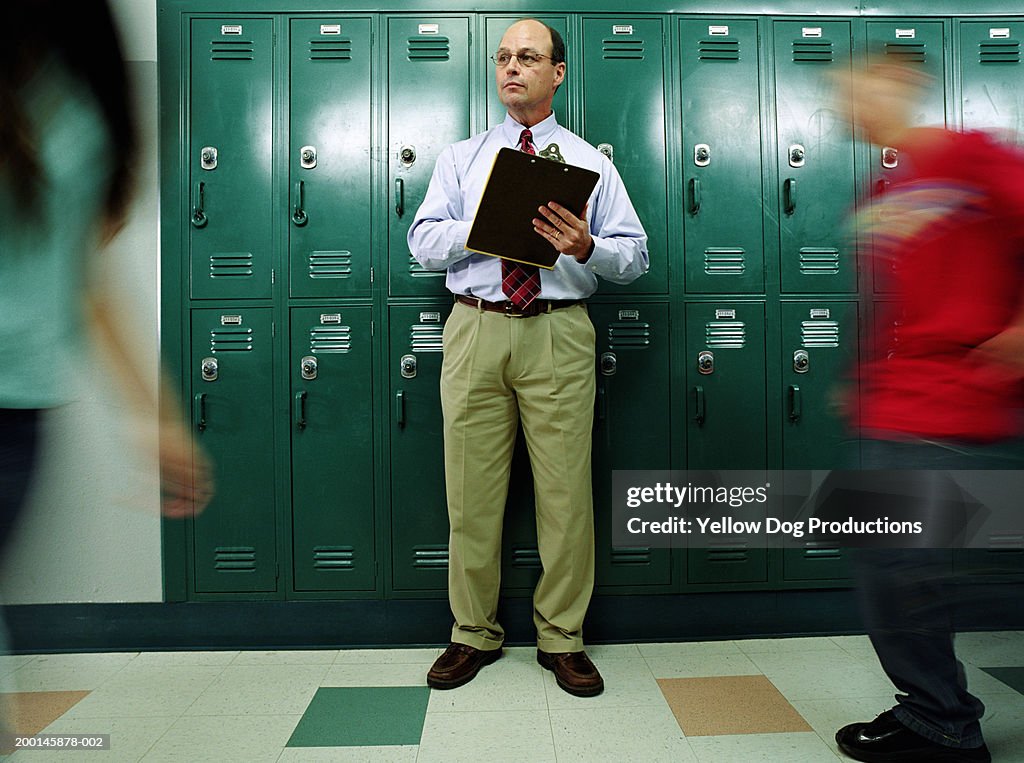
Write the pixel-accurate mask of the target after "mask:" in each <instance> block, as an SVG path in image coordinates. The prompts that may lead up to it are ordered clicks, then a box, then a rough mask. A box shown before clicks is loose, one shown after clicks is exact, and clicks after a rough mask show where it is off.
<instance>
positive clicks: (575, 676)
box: [537, 649, 604, 697]
mask: <svg viewBox="0 0 1024 763" xmlns="http://www.w3.org/2000/svg"><path fill="white" fill-rule="evenodd" d="M537 662H538V663H540V666H541V667H542V668H546V669H547V670H550V671H551V672H552V673H554V674H555V683H557V684H558V685H559V686H560V687H561V688H562V689H563V690H565V691H567V692H569V693H570V694H573V695H575V696H577V697H596V696H597V695H598V694H600V693H601V692H603V691H604V679H603V678H601V674H600V673H599V672H598V671H597V667H596V666H595V665H594V663H592V662H591V661H590V658H589V657H587V653H586V652H542V651H541V650H540V649H538V650H537Z"/></svg>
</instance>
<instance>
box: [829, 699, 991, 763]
mask: <svg viewBox="0 0 1024 763" xmlns="http://www.w3.org/2000/svg"><path fill="white" fill-rule="evenodd" d="M836 744H838V745H839V749H840V750H842V751H843V752H845V753H846V754H847V755H849V756H850V757H851V758H853V759H854V760H863V761H866V763H939V762H940V761H941V762H942V763H990V761H991V760H992V756H991V755H990V754H989V751H988V748H987V747H986V746H985V745H984V744H982V745H981V747H947V746H946V745H943V744H938V743H937V742H933V741H931V740H930V739H925V738H924V737H923V736H921V735H920V734H915V733H914V732H913V731H911V730H910V729H908V728H907V727H906V726H904V725H903V724H902V723H900V722H899V721H898V720H896V716H895V715H893V712H892V710H886V711H885V712H884V713H882V714H881V715H880V716H878V717H877V718H875V720H873V721H871V723H851V724H850V725H849V726H843V728H841V729H839V731H837V732H836Z"/></svg>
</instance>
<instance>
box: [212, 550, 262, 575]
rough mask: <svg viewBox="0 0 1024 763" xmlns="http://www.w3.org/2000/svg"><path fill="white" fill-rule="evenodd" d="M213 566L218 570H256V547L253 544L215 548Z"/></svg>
mask: <svg viewBox="0 0 1024 763" xmlns="http://www.w3.org/2000/svg"><path fill="white" fill-rule="evenodd" d="M213 568H214V569H215V570H217V572H255V571H256V549H255V548H253V547H252V546H231V547H228V548H215V549H214V550H213Z"/></svg>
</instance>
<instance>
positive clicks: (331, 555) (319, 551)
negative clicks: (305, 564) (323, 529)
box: [313, 546, 356, 572]
mask: <svg viewBox="0 0 1024 763" xmlns="http://www.w3.org/2000/svg"><path fill="white" fill-rule="evenodd" d="M355 554H356V552H355V549H354V548H352V546H317V547H315V548H314V549H313V569H317V570H323V571H325V572H335V571H339V570H351V569H353V568H354V567H355V566H356V560H355Z"/></svg>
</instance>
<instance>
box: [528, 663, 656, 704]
mask: <svg viewBox="0 0 1024 763" xmlns="http://www.w3.org/2000/svg"><path fill="white" fill-rule="evenodd" d="M595 664H596V665H597V669H598V670H599V671H601V677H602V678H604V691H603V692H602V693H601V694H599V695H598V696H596V697H576V696H574V695H572V694H569V693H568V692H567V691H565V690H563V689H562V688H561V687H559V686H558V683H557V682H556V681H555V674H554V673H552V672H551V671H549V670H545V671H544V690H545V692H547V699H548V707H549V708H550V709H551V710H558V709H581V708H585V709H589V710H598V709H601V708H613V707H614V708H631V707H652V706H653V707H667V705H666V703H665V697H664V695H663V694H662V693H661V688H660V687H659V686H658V682H657V680H656V679H655V678H654V675H653V674H652V673H651V671H650V668H648V667H647V663H646V662H645V661H644V660H604V661H602V662H600V663H595Z"/></svg>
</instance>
